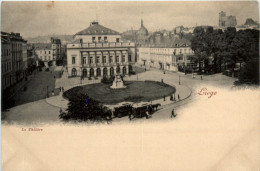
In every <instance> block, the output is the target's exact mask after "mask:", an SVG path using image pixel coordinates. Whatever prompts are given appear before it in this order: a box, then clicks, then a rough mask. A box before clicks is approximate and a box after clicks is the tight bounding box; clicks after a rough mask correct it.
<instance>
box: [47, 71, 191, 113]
mask: <svg viewBox="0 0 260 171" xmlns="http://www.w3.org/2000/svg"><path fill="white" fill-rule="evenodd" d="M145 75H146V74H145V73H141V74H139V77H138V80H139V81H144V80H153V81H160V79H159V80H158V78H156V77H152V78H153V79H151V78H150V79H149V78H148V79H144V78H145V77H146V76H145ZM152 76H153V75H152ZM124 80H126V81H127V80H128V81H130V80H132V81H134V80H135V81H136V80H137V75H133V76H130V77H129V76H127V77H125V78H124ZM99 82H100V80H87V79H85V80H82V83H81V84H80V78H78V77H75V78H69V79H68V73H67V72H66V71H64V73H63V75H62V77H61V78H60V79H57V80H56V83H55V87H56V88H59V87H64V91H66V90H68V89H71V88H73V87H76V86H80V85H87V84H93V83H99ZM165 83H166V84H169V85H171V86H173V87H175V88H176V92H175V99H176V101H171V100H170V96H167V97H165V100H164V98H161V99H157V100H153V101H152V103H153V104H156V103H160V104H161V105H162V106H164V105H169V104H173V103H178V102H180V101H182V100H184V99H187V98H188V97H190V96H191V93H192V90H191V89H190V88H189V87H188V86H186V85H178V83H177V84H176V82H171V81H170V80H165ZM178 95H179V96H180V99H179V100H178ZM46 102H47V103H49V104H50V105H52V106H56V107H59V108H62V109H66V108H67V106H68V103H69V101H68V100H67V99H65V98H64V97H63V96H62V93H60V94H59V95H58V96H52V97H49V98H46ZM140 103H141V102H140ZM106 106H108V107H109V108H111V107H113V106H115V105H106Z"/></svg>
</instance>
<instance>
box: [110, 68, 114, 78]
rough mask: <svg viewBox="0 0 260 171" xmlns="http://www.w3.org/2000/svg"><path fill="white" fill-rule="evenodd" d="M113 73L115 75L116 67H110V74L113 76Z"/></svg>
mask: <svg viewBox="0 0 260 171" xmlns="http://www.w3.org/2000/svg"><path fill="white" fill-rule="evenodd" d="M112 75H114V68H113V67H111V68H110V76H112Z"/></svg>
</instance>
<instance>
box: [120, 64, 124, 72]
mask: <svg viewBox="0 0 260 171" xmlns="http://www.w3.org/2000/svg"><path fill="white" fill-rule="evenodd" d="M123 67H124V66H120V73H119V74H123Z"/></svg>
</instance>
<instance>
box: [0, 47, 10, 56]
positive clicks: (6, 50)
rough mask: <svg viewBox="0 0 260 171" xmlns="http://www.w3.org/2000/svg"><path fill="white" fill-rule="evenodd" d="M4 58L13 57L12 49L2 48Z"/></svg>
mask: <svg viewBox="0 0 260 171" xmlns="http://www.w3.org/2000/svg"><path fill="white" fill-rule="evenodd" d="M1 51H2V53H1V54H2V56H4V57H5V56H9V55H11V49H5V48H2V50H1Z"/></svg>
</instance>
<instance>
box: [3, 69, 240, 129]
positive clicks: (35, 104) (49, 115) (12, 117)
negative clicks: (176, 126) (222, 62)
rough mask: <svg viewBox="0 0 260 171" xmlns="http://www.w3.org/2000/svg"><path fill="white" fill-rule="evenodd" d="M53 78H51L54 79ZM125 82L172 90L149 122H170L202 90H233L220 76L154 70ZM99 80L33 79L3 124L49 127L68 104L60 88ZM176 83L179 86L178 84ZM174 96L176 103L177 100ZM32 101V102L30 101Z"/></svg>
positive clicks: (48, 75) (65, 76)
mask: <svg viewBox="0 0 260 171" xmlns="http://www.w3.org/2000/svg"><path fill="white" fill-rule="evenodd" d="M62 70H64V73H63V75H62V77H61V78H59V77H58V75H59V73H60V72H61V71H62ZM54 76H55V78H54ZM125 80H139V81H145V80H153V81H159V82H160V81H162V80H163V82H164V83H166V84H169V85H171V86H174V87H176V101H170V97H166V100H165V101H164V99H158V100H154V101H153V103H161V104H162V106H161V107H160V108H159V110H158V111H157V112H155V113H154V114H153V116H152V118H151V119H149V120H156V119H167V118H170V113H171V110H172V109H173V108H175V109H176V112H177V113H178V110H180V109H181V108H182V107H183V106H185V105H187V104H189V103H191V102H193V101H194V100H195V99H196V98H197V95H196V94H197V92H198V91H199V89H200V88H201V87H203V86H206V85H208V86H220V87H225V88H227V89H228V88H231V87H232V86H233V82H234V81H235V79H234V78H231V77H227V76H224V75H222V74H215V75H209V76H203V77H202V80H201V77H200V76H196V77H195V78H192V76H191V74H187V75H184V74H183V73H177V72H165V73H164V72H163V71H162V70H158V69H150V70H147V71H146V72H142V73H139V74H137V75H131V76H127V77H125ZM98 82H100V79H99V80H88V79H84V80H80V78H78V77H75V78H68V73H67V72H66V70H65V69H64V68H63V67H56V68H52V73H49V72H46V73H44V72H42V73H38V74H36V75H34V78H33V79H32V81H30V82H29V83H28V85H27V86H28V90H27V91H26V92H23V91H22V90H20V91H19V92H18V93H17V95H16V96H17V98H16V99H17V101H18V102H17V103H18V104H19V103H20V104H21V105H18V106H15V107H13V108H10V109H8V110H6V111H3V114H2V115H3V117H2V119H3V121H4V122H7V123H12V122H17V123H30V124H33V123H53V122H60V121H59V110H60V108H62V109H63V110H65V109H66V108H67V105H68V100H66V99H64V98H63V96H62V93H60V92H59V91H58V88H60V87H64V89H65V91H66V90H68V89H70V88H72V87H75V86H78V85H86V84H93V83H98ZM179 82H180V84H179ZM46 85H49V88H50V89H51V90H55V94H54V96H52V94H51V93H50V97H49V98H45V97H46ZM177 95H179V96H180V99H179V100H178V99H177ZM34 99H35V101H34ZM139 120H143V119H134V120H133V122H139ZM116 121H128V118H127V117H123V118H115V119H114V122H116Z"/></svg>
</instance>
